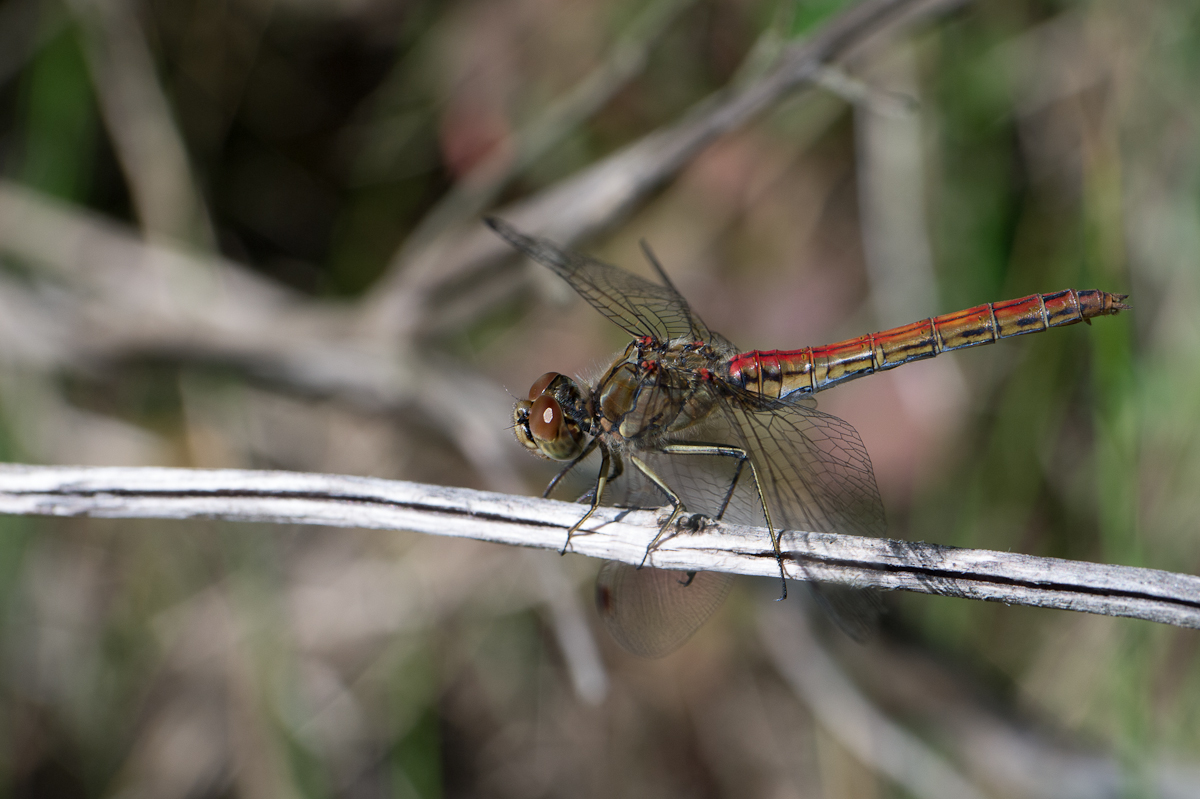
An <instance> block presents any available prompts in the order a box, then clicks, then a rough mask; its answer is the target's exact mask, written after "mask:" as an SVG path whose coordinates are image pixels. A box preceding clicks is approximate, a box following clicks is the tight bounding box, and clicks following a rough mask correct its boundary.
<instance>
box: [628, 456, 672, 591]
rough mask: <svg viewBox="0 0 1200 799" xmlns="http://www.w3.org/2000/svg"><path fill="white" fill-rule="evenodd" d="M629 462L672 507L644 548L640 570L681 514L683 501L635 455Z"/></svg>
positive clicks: (639, 565) (630, 457)
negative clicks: (664, 495) (631, 462)
mask: <svg viewBox="0 0 1200 799" xmlns="http://www.w3.org/2000/svg"><path fill="white" fill-rule="evenodd" d="M629 460H631V461H633V465H634V466H636V467H637V468H638V471H640V472H641V473H642V474H644V475H646V477H648V478H650V482H652V483H654V484H655V485H656V486H658V489H659V490H660V491H662V492H663V493H664V494H666V495H667V501H668V502H670V503H671V506H672V510H671V515H670V516H669V517H667V520H666V521H665V522H663V524H662V527H659V528H658V535H656V536H654V540H653V541H651V542H650V543H649V544H648V545H647V546H646V554H645V555H642V562H641V563H639V564H638V568H639V569H640V568H642V567H643V566H645V565H646V558H648V557H650V553H651V552H653V551H654V548H655V547H656V546H658V542H659V541H662V540H663V538H664V537H665V536H666V534H667V530H669V529H670V528H671V524H672V523H674V521H675V520H676V519H677V518H679V514H680V513H682V512H683V500H681V499H680V498H679V495H678V494H676V493H675V492H674V491H672V490H671V487H670V486H668V485H667V484H666V483H665V482H663V479H662V478H661V477H659V476H658V475H657V474H655V473H654V470H653V469H651V468H650V467H649V466H648V465H646V462H645V461H643V460H642V459H641V458H639V457H638V456H636V455H630V456H629Z"/></svg>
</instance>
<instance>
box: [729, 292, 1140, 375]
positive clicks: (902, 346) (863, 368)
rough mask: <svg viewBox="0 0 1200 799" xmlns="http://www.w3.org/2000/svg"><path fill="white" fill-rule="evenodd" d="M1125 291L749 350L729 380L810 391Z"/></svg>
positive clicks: (1112, 308)
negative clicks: (821, 342)
mask: <svg viewBox="0 0 1200 799" xmlns="http://www.w3.org/2000/svg"><path fill="white" fill-rule="evenodd" d="M1125 297H1126V295H1124V294H1109V293H1108V292H1105V291H1094V290H1088V291H1076V290H1075V289H1067V290H1065V291H1059V292H1055V293H1054V294H1033V295H1030V296H1028V297H1022V298H1021V299H1019V300H1008V301H1006V302H994V303H988V304H986V305H979V306H976V307H974V308H968V309H967V310H965V311H958V312H957V313H949V314H943V315H942V316H936V317H934V318H932V319H926V320H924V321H922V322H914V323H913V324H911V325H905V326H903V327H894V328H892V329H891V330H885V331H883V332H882V333H869V334H867V335H865V336H860V337H858V338H855V339H850V340H848V341H841V342H838V343H837V344H826V345H825V346H823V347H806V348H804V349H802V350H786V351H785V350H770V351H763V350H755V351H753V352H744V353H742V354H741V355H738V356H736V357H734V358H731V359H730V361H729V379H730V380H731V381H733V382H734V383H736V384H738V385H740V386H742V387H743V388H745V389H747V390H749V391H755V392H758V393H760V394H766V395H767V396H770V397H783V396H786V395H788V394H791V393H792V392H795V391H801V392H805V393H813V392H817V391H821V390H823V389H826V388H829V387H830V386H836V385H837V384H839V383H844V382H846V381H847V380H853V379H854V378H856V377H862V376H864V375H869V374H873V373H874V372H878V371H882V370H884V369H891V368H893V367H896V366H899V365H900V364H904V363H908V362H909V361H919V360H922V359H924V358H932V357H934V356H935V355H938V354H939V353H942V352H946V351H947V350H957V349H962V348H964V347H978V346H982V345H984V344H991V343H992V342H994V341H998V340H999V339H1002V338H1011V337H1013V336H1020V335H1024V334H1026V333H1040V332H1042V331H1043V330H1049V329H1050V328H1052V327H1065V326H1066V325H1073V324H1076V323H1077V322H1085V321H1087V320H1089V319H1091V318H1092V317H1094V316H1106V315H1110V314H1115V313H1119V312H1120V311H1125V310H1128V309H1129V306H1128V305H1125V304H1124V303H1123V302H1121V301H1122V300H1124V299H1125Z"/></svg>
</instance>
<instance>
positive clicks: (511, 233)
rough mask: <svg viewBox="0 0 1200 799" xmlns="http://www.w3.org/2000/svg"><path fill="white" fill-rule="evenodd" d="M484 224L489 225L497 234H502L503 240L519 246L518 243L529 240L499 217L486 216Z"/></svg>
mask: <svg viewBox="0 0 1200 799" xmlns="http://www.w3.org/2000/svg"><path fill="white" fill-rule="evenodd" d="M483 224H485V225H487V226H488V227H490V228H491V229H492V230H494V231H496V233H498V234H500V236H501V237H502V238H505V239H508V241H509V242H511V243H513V244H517V243H518V242H521V241H524V240H526V239H528V238H529V237H528V236H526V235H524V234H523V233H521V231H519V230H517V229H516V228H515V227H513V226H512V225H510V224H508V223H507V222H505V221H504V220H503V219H500V218H499V217H495V216H485V217H484V218H483Z"/></svg>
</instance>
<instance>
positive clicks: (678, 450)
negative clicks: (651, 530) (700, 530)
mask: <svg viewBox="0 0 1200 799" xmlns="http://www.w3.org/2000/svg"><path fill="white" fill-rule="evenodd" d="M660 451H661V452H665V453H667V454H669V455H719V456H722V457H726V458H738V459H739V462H738V468H737V471H736V472H735V473H734V475H733V482H732V483H730V485H729V491H728V493H726V495H725V501H724V502H723V503H722V504H721V516H723V515H725V509H726V507H727V506H728V505H729V501H730V499H731V498H732V497H733V490H734V489H735V488H736V487H737V481H738V478H739V477H741V474H742V467H743V466H745V465H746V464H747V463H749V464H750V476H751V477H753V478H754V489H755V491H757V493H758V501H759V502H760V503H761V504H762V512H763V518H765V519H766V521H767V534H768V535H770V536H771V547H772V548H773V549H774V550H775V562H776V563H777V564H779V581H780V585H781V586H782V593H781V594H780V596H779V598H780V599H787V574H786V573H785V572H784V570H783V551H782V550H781V549H780V547H779V535H778V533H776V531H775V523H774V522H772V521H771V509H770V508H769V507H767V495H766V493H765V492H764V491H763V487H762V481H761V480H759V479H758V470H757V469H755V468H754V463H753V462H752V461H751V460H750V454H749V453H748V452H746V450H744V449H742V448H741V447H732V446H728V445H724V444H666V445H664V446H663V447H662V449H661V450H660ZM652 479H653V478H652ZM656 482H657V481H656ZM660 487H661V486H660ZM678 512H679V510H678V508H677V509H676V514H678ZM673 518H674V516H672V519H673ZM717 518H718V519H719V518H720V516H718V517H717ZM662 534H663V533H662V530H660V531H659V534H658V536H657V537H656V538H655V539H654V541H652V542H651V543H650V546H651V547H653V546H654V545H655V544H657V543H658V541H659V539H660V538H662ZM643 562H645V560H644V559H643Z"/></svg>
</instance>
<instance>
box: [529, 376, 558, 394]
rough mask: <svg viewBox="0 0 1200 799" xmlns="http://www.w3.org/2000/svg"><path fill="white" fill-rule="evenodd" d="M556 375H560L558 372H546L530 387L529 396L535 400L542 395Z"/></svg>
mask: <svg viewBox="0 0 1200 799" xmlns="http://www.w3.org/2000/svg"><path fill="white" fill-rule="evenodd" d="M556 377H558V372H546V374H544V375H542V376H541V377H539V378H538V379H537V380H535V381H534V383H533V385H532V386H530V388H529V398H530V399H531V400H535V399H537V398H538V397H539V396H541V394H542V392H543V391H545V390H546V387H547V386H549V385H550V384H551V383H552V382H553V381H554V378H556Z"/></svg>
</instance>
